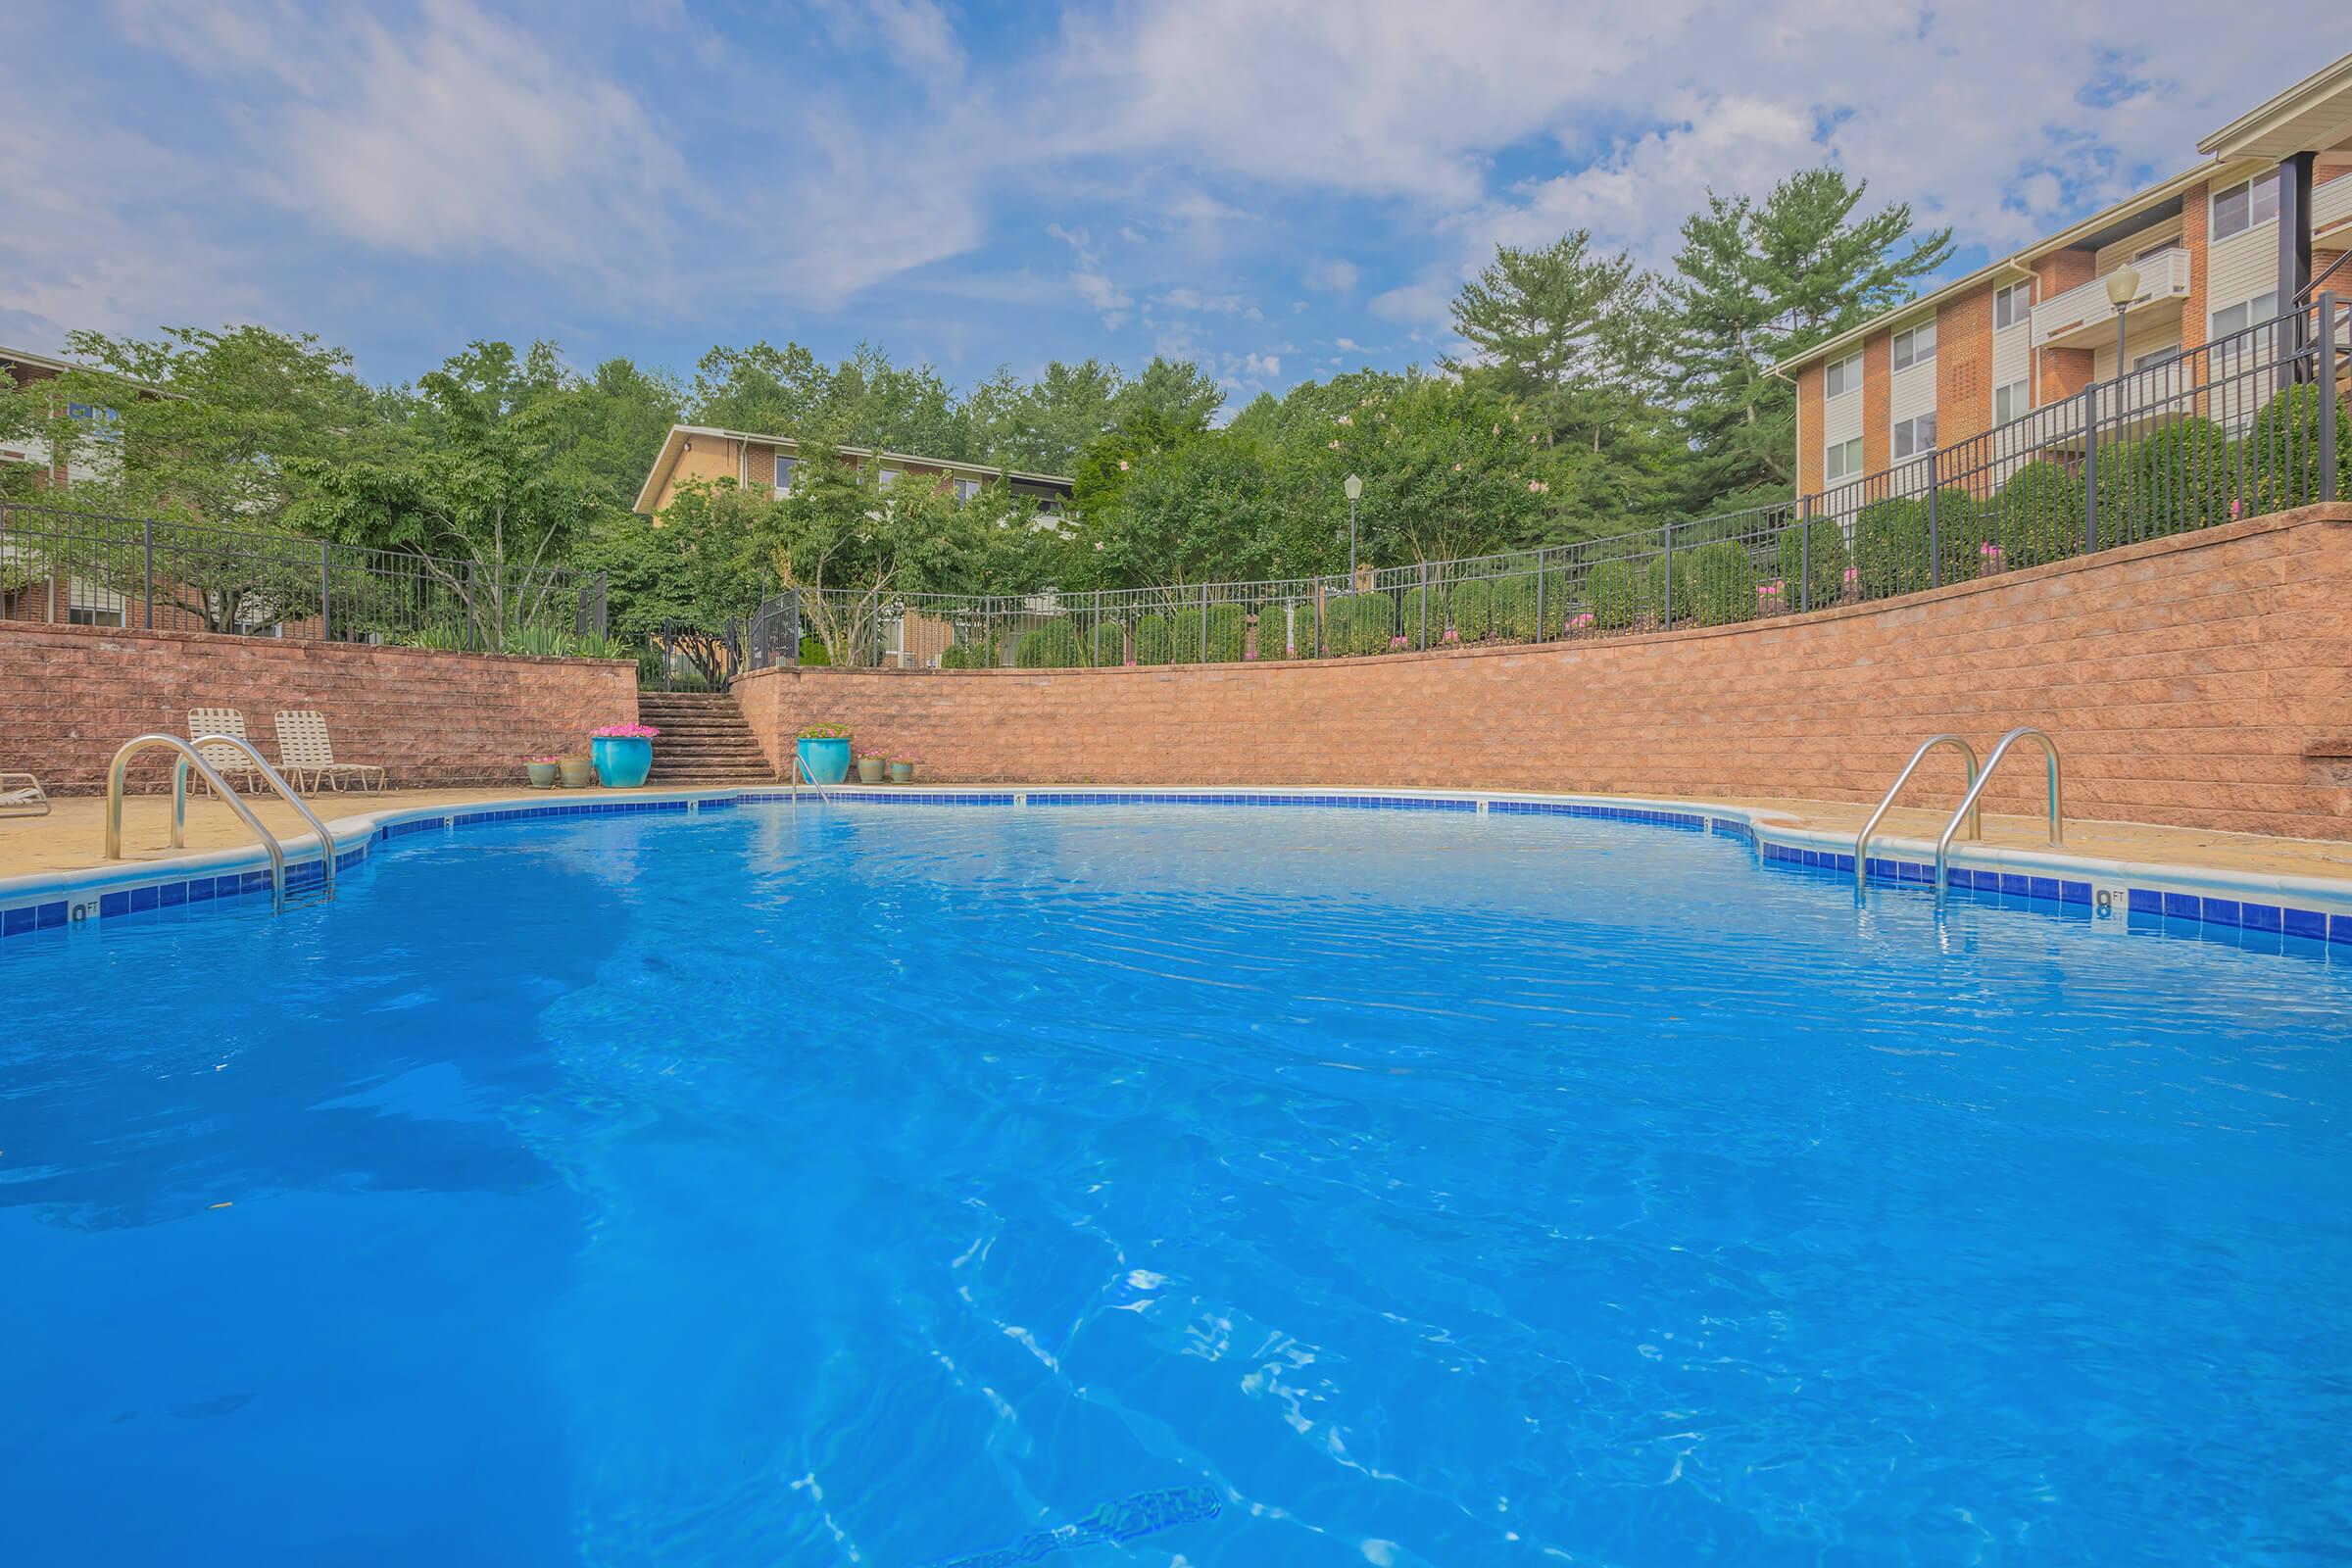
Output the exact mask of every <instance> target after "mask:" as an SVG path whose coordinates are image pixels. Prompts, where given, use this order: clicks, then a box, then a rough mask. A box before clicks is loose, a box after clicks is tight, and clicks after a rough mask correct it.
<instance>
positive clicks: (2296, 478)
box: [747, 295, 2352, 669]
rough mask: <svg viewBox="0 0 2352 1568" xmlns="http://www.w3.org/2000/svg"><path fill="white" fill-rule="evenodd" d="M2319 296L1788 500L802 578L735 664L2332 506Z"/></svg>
mask: <svg viewBox="0 0 2352 1568" xmlns="http://www.w3.org/2000/svg"><path fill="white" fill-rule="evenodd" d="M2348 369H2352V323H2348V322H2347V319H2346V313H2345V312H2344V311H2343V309H2342V308H2341V305H2340V303H2339V302H2338V301H2337V300H2336V299H2335V298H2334V296H2332V295H2322V296H2321V297H2320V298H2319V299H2318V300H2316V301H2314V302H2313V303H2312V304H2311V305H2310V306H2308V307H2305V308H2303V309H2299V310H2294V311H2289V312H2287V313H2286V314H2284V315H2282V316H2280V317H2278V318H2277V319H2273V320H2270V321H2265V322H2260V323H2257V324H2255V325H2252V326H2249V327H2246V328H2244V329H2243V330H2240V331H2237V332H2232V333H2229V334H2227V335H2225V336H2223V337H2220V338H2217V339H2215V340H2214V341H2212V342H2210V343H2206V344H2204V345H2201V346H2200V347H2197V348H2194V349H2191V350H2188V351H2187V352H2185V353H2182V354H2179V355H2176V356H2174V357H2172V358H2170V359H2167V360H2164V361H2162V362H2160V363H2156V364H2151V365H2147V366H2143V367H2139V368H2132V369H2130V370H2128V371H2127V372H2126V373H2124V374H2123V375H2121V376H2118V377H2116V378H2113V379H2111V380H2108V381H2105V382H2101V383H2098V384H2096V385H2092V386H2087V387H2084V388H2082V390H2080V391H2079V392H2076V393H2074V394H2072V395H2070V396H2067V397H2064V398H2061V399H2058V400H2056V401H2054V402H2051V403H2049V404H2047V405H2045V406H2044V407H2042V408H2039V409H2035V410H2034V411H2032V412H2031V413H2029V414H2027V415H2025V416H2023V417H2019V418H2016V419H2012V420H2009V421H2008V422H2006V423H2003V424H1999V425H1996V426H1994V427H1992V428H1990V429H1988V430H1985V431H1984V432H1983V433H1981V434H1976V435H1971V436H1968V437H1965V438H1963V439H1960V440H1956V441H1951V442H1949V443H1947V444H1945V445H1943V446H1941V447H1938V448H1935V449H1932V450H1930V451H1926V452H1923V453H1920V454H1917V455H1915V456H1911V457H1907V458H1904V459H1901V460H1899V461H1897V462H1895V463H1893V464H1892V465H1890V466H1887V467H1886V468H1884V469H1881V470H1880V471H1878V472H1875V473H1871V474H1868V475H1866V476H1863V477H1861V478H1857V479H1854V480H1852V481H1850V482H1847V483H1844V484H1839V485H1835V486H1832V487H1830V488H1828V489H1826V490H1823V491H1820V492H1818V493H1815V494H1811V495H1807V496H1804V497H1801V498H1799V499H1797V500H1794V501H1788V502H1781V503H1776V504H1774V505H1770V506H1760V507H1752V508H1748V509H1746V510H1744V511H1740V512H1733V513H1727V514H1723V515H1717V516H1710V517H1702V518H1695V519H1689V520H1679V521H1672V522H1666V523H1660V524H1657V525H1655V526H1651V527H1647V528H1642V529H1636V530H1633V531H1630V532H1627V533H1622V534H1618V535H1615V536H1613V537H1609V538H1602V539H1593V540H1586V541H1580V542H1578V543H1575V544H1567V545H1555V546H1549V547H1546V548H1543V549H1531V550H1523V551H1513V552H1506V553H1502V554H1498V555H1492V556H1483V557H1479V558H1476V559H1473V560H1464V561H1432V562H1422V563H1418V564H1412V565H1405V566H1390V567H1383V568H1379V569H1372V568H1366V569H1363V570H1360V571H1358V572H1357V573H1356V574H1355V576H1353V577H1352V578H1350V577H1348V576H1347V575H1344V574H1343V575H1337V576H1321V577H1298V578H1289V579H1282V580H1277V581H1270V582H1208V583H1194V584H1183V585H1172V586H1166V587H1158V588H1128V589H1114V590H1104V591H1102V592H1077V593H1071V592H1059V591H1054V590H1041V591H1039V592H1037V593H1030V594H999V595H970V594H900V593H893V592H890V591H889V590H887V589H873V590H866V591H862V592H847V591H841V590H831V589H827V590H802V591H800V592H797V593H788V594H785V595H780V596H778V597H777V598H775V599H773V600H771V601H769V602H768V603H767V604H766V605H764V606H762V607H761V609H760V615H759V616H758V617H755V618H756V619H759V620H762V621H763V622H764V624H765V627H766V630H765V632H764V633H763V635H762V636H761V638H760V639H759V641H758V644H757V646H756V647H754V648H753V649H751V650H750V651H749V653H748V656H747V657H748V658H749V660H750V662H751V667H760V666H763V665H765V664H771V663H787V662H794V661H796V660H798V661H801V662H820V661H821V662H831V663H837V664H853V665H860V666H894V665H895V666H904V667H918V668H945V669H956V668H970V669H983V668H999V667H1014V668H1039V669H1046V668H1067V667H1075V666H1083V665H1109V664H1169V663H1219V662H1245V661H1270V660H1303V659H1335V658H1352V657H1358V656H1363V655H1372V654H1385V653H1397V652H1407V651H1411V650H1416V649H1427V648H1442V647H1448V646H1455V645H1460V644H1469V643H1495V642H1505V643H1536V642H1555V641H1561V640H1565V639H1574V638H1583V637H1603V636H1611V635H1617V634H1622V633H1626V632H1633V631H1642V630H1659V629H1666V628H1674V627H1687V626H1715V625H1725V624H1731V623H1736V622H1743V621H1753V620H1757V619H1762V618H1767V617H1771V616H1775V615H1785V614H1795V613H1804V612H1807V611H1814V610H1822V609H1827V608H1830V607H1833V606H1838V605H1847V604H1856V603H1864V602H1868V601H1871V600H1878V599H1886V598H1890V597H1892V596H1894V595H1897V594H1907V593H1913V592H1917V591H1919V590H1922V589H1929V588H1937V587H1941V586H1944V585H1946V584H1951V583H1959V582H1968V581H1973V580H1977V579H1981V578H1985V577H1989V576H1993V575H1995V574H1997V573H2001V572H2006V571H2014V570H2019V569H2022V568H2024V567H2028V566H2034V565H2040V564H2046V563H2049V562H2054V561H2059V560H2063V559H2066V558H2068V557H2073V556H2079V555H2083V554H2086V553H2089V552H2092V551H2098V550H2105V549H2109V548H2112V547H2115V546H2119V545H2125V544H2131V543H2136V542H2138V541H2140V540H2143V539H2149V538H2154V537H2157V536H2159V535H2163V534H2170V533H2178V532H2182V531H2185V530H2189V529H2195V528H2202V527H2206V526H2209V525H2211V524H2214V523H2217V522H2226V521H2229V520H2230V519H2232V518H2236V517H2242V516H2252V515H2261V514H2265V513H2274V512H2279V511H2283V510H2286V509H2288V508H2292V507H2298V506H2304V505H2308V504H2310V503H2313V502H2320V501H2333V500H2337V499H2339V498H2348V497H2352V431H2348V430H2347V428H2346V412H2345V410H2346V403H2347V388H2346V386H2345V378H2346V375H2347V371H2348Z"/></svg>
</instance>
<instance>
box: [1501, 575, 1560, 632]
mask: <svg viewBox="0 0 2352 1568" xmlns="http://www.w3.org/2000/svg"><path fill="white" fill-rule="evenodd" d="M1567 620H1568V573H1567V572H1566V571H1564V570H1563V569H1561V568H1560V567H1558V566H1550V567H1546V568H1545V569H1544V571H1542V572H1541V573H1538V572H1537V571H1535V570H1534V569H1532V568H1531V569H1529V570H1527V571H1520V572H1513V573H1512V574H1511V575H1509V576H1507V577H1498V578H1496V579H1495V635H1496V636H1499V637H1507V638H1509V639H1510V640H1511V641H1513V642H1521V643H1532V642H1542V641H1544V640H1545V639H1547V638H1551V637H1556V636H1558V635H1559V634H1560V628H1561V627H1562V626H1563V625H1565V624H1566V623H1567Z"/></svg>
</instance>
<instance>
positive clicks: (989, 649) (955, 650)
mask: <svg viewBox="0 0 2352 1568" xmlns="http://www.w3.org/2000/svg"><path fill="white" fill-rule="evenodd" d="M995 663H996V650H995V648H994V647H993V646H991V645H986V644H983V643H981V642H980V641H979V640H978V639H976V638H975V639H971V640H969V641H966V640H963V639H958V640H957V641H956V642H952V643H950V644H948V646H947V649H946V651H945V652H943V653H942V654H941V655H940V656H939V667H940V668H942V669H988V668H991V667H993V666H994V665H995Z"/></svg>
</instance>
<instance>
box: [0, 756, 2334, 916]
mask: <svg viewBox="0 0 2352 1568" xmlns="http://www.w3.org/2000/svg"><path fill="white" fill-rule="evenodd" d="M801 793H802V794H803V795H807V796H809V797H810V799H811V801H812V802H813V801H814V800H815V799H816V795H815V792H814V791H803V792H801ZM795 799H796V796H795V792H794V791H793V790H791V789H790V788H789V787H782V786H760V787H752V788H727V789H685V790H652V791H647V792H646V793H644V794H643V795H641V796H636V797H633V798H631V799H628V800H617V801H616V800H611V799H602V798H600V799H597V800H593V801H580V802H576V803H565V802H564V801H561V800H555V801H549V800H542V799H539V798H537V797H536V796H533V795H516V796H514V797H512V798H508V799H501V800H491V801H483V802H478V803H469V804H466V805H463V806H448V805H444V806H413V807H394V808H389V809H384V810H378V811H363V812H358V813H355V814H353V815H350V816H342V817H337V818H335V819H334V820H333V821H331V822H329V823H327V831H328V834H329V836H330V837H332V838H333V840H334V842H335V852H336V855H335V865H336V868H337V870H338V871H340V870H342V869H344V868H346V867H349V866H351V865H354V864H357V863H358V862H359V861H361V860H362V859H365V858H367V857H368V855H370V854H371V853H372V852H373V851H374V849H375V848H376V847H377V846H379V845H385V844H390V843H392V842H394V841H396V840H399V839H402V838H406V837H410V836H412V835H414V834H417V833H422V832H428V831H432V830H435V829H439V830H441V831H443V832H455V831H457V830H459V829H462V828H466V827H474V826H479V825H482V824H485V823H491V822H514V821H554V820H562V819H566V818H572V817H581V816H620V815H635V814H649V813H660V814H668V813H679V814H685V815H695V814H699V813H700V812H702V811H704V810H707V809H710V810H725V809H733V808H737V807H742V806H749V805H768V804H776V805H782V804H788V803H790V802H792V801H793V800H795ZM822 800H823V801H824V802H825V803H826V804H838V805H856V806H884V805H895V806H932V807H953V806H994V807H1009V808H1014V809H1054V808H1058V807H1071V806H1128V805H1159V806H1261V807H1327V808H1339V809H1392V810H1434V811H1449V812H1466V813H1476V814H1479V815H1490V814H1493V815H1559V816H1571V817H1581V818H1586V819H1590V820H1603V821H1624V822H1634V823H1644V824H1648V825H1652V826H1659V827H1666V828H1674V829H1680V830H1683V831H1691V832H1706V833H1711V834H1715V835H1718V836H1722V837H1728V838H1735V839H1739V840H1741V841H1742V842H1744V843H1746V844H1747V845H1748V846H1750V847H1751V848H1752V849H1753V850H1754V852H1755V855H1756V863H1757V864H1758V865H1760V866H1761V867H1762V868H1764V869H1767V870H1792V871H1811V872H1815V873H1820V874H1829V875H1835V876H1839V877H1841V878H1844V879H1846V880H1850V879H1851V878H1852V876H1853V869H1854V858H1853V851H1852V844H1853V841H1852V840H1851V839H1850V838H1848V837H1845V836H1843V835H1841V834H1838V833H1837V832H1834V831H1831V830H1828V829H1822V828H1808V827H1805V826H1802V825H1801V824H1800V823H1799V820H1798V819H1797V818H1795V817H1792V816H1790V815H1789V813H1787V812H1785V811H1781V810H1778V809H1772V808H1768V807H1740V806H1725V805H1719V804H1715V803H1710V802H1706V801H1687V800H1674V799H1648V798H1642V797H1628V796H1618V795H1606V796H1601V795H1574V794H1546V793H1543V792H1538V791H1525V790H1445V789H1390V788H1362V789H1329V788H1312V787H1297V786H1271V785H1268V786H1248V787H1233V786H1197V787H1181V786H1164V787H1163V786H1138V787H1134V788H1121V787H1107V788H1106V787H1102V786H1086V785H986V786H973V785H954V784H932V785H907V784H899V785H886V786H860V785H833V786H828V787H827V788H826V789H825V791H824V793H823V797H822ZM279 842H280V844H281V846H282V847H283V849H284V852H285V855H286V861H287V881H286V891H287V894H288V896H289V897H290V898H291V897H296V896H298V895H300V894H302V893H305V892H310V891H314V890H316V889H317V888H319V886H320V884H321V883H322V882H323V880H324V873H323V870H322V861H321V858H320V857H319V841H318V835H317V834H314V833H303V834H300V835H297V836H295V837H292V838H288V839H283V840H280V841H279ZM1879 849H1880V851H1881V853H1880V854H1877V855H1873V856H1872V857H1871V858H1870V864H1869V868H1868V869H1869V880H1870V882H1871V884H1872V885H1873V886H1874V887H1892V888H1902V887H1906V886H1908V887H1911V888H1913V889H1914V890H1916V891H1920V892H1925V891H1927V889H1928V886H1929V884H1930V882H1931V881H1932V879H1933V876H1934V865H1933V862H1934V854H1935V850H1934V846H1933V845H1931V844H1929V843H1927V842H1926V841H1924V840H1918V839H1905V838H1900V837H1893V836H1889V837H1886V838H1883V839H1881V840H1880V841H1879ZM269 888H270V871H269V858H268V852H267V851H265V850H264V849H263V848H262V847H261V846H260V845H258V844H257V845H251V846H239V847H235V848H230V849H221V850H210V851H200V852H197V853H195V854H192V855H187V856H178V857H173V858H170V859H165V860H137V861H123V862H121V863H118V864H114V865H103V866H91V867H85V868H83V869H80V870H74V871H46V872H32V873H26V874H23V875H18V876H12V877H0V940H5V939H6V938H10V937H16V936H20V935H29V934H33V933H36V932H40V931H48V930H55V929H58V928H60V927H75V926H83V925H87V924H90V923H91V922H93V921H97V920H105V919H111V918H114V917H116V916H119V915H126V914H138V913H144V912H147V911H149V910H153V909H159V908H175V907H183V906H194V905H200V904H208V903H209V904H214V905H216V906H217V905H218V904H220V903H221V902H222V901H225V900H233V899H242V898H244V897H247V896H250V895H253V894H257V893H265V894H266V893H267V892H268V891H269ZM1951 891H1952V893H1953V894H1954V895H1959V894H1963V893H1966V894H1969V895H1971V896H1972V898H1973V899H1974V900H1976V901H1980V902H1981V901H1983V900H1985V898H1987V897H1990V898H1993V899H1998V900H2019V901H2025V902H2027V903H2029V904H2037V905H2047V906H2050V907H2053V908H2054V909H2056V910H2058V911H2062V912H2069V911H2071V912H2076V913H2084V914H2090V915H2092V916H2094V917H2097V918H2106V917H2109V916H2114V917H2118V918H2120V919H2123V920H2127V921H2128V920H2129V919H2130V918H2131V917H2132V916H2138V917H2142V918H2146V917H2162V918H2170V919H2175V920H2185V921H2191V922H2195V923H2198V924H2201V925H2206V926H2212V927H2219V928H2227V929H2232V930H2240V931H2247V932H2256V933H2270V934H2277V935H2280V936H2285V937H2297V938H2303V939H2307V940H2312V941H2320V942H2327V943H2331V944H2339V945H2343V946H2344V947H2345V948H2346V949H2347V950H2352V880H2343V879H2335V878H2327V877H2306V876H2291V875H2283V874H2277V873H2265V872H2253V871H2230V870H2224V869H2220V868H2215V867H2205V866H2189V865H2179V864H2171V863H2166V862H2154V861H2139V860H2116V859H2107V858H2098V857H2093V856H2079V855H2070V854H2068V853H2067V852H2066V851H2064V850H2062V849H2012V848H2003V847H1998V846H1987V845H1981V844H1975V843H1970V842H1965V841H1964V842H1961V843H1958V844H1955V845H1954V846H1953V851H1952V858H1951Z"/></svg>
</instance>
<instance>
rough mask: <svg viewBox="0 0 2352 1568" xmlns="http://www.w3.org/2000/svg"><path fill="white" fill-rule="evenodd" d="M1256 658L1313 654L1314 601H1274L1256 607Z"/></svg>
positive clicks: (1289, 657) (1297, 656) (1299, 657)
mask: <svg viewBox="0 0 2352 1568" xmlns="http://www.w3.org/2000/svg"><path fill="white" fill-rule="evenodd" d="M1257 657H1258V658H1260V659H1312V658H1314V657H1315V602H1314V601H1313V600H1311V599H1300V600H1295V601H1294V600H1274V601H1269V602H1268V603H1266V604H1262V605H1260V606H1258V607H1257Z"/></svg>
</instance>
